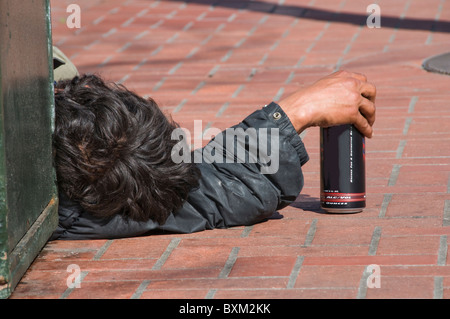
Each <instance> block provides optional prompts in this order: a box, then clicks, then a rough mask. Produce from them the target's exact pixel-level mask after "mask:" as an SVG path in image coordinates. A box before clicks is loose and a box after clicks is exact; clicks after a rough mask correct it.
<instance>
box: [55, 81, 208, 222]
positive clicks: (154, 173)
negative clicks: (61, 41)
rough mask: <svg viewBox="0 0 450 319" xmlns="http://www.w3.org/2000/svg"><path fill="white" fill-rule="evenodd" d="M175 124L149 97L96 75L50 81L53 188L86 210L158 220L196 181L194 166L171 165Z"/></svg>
mask: <svg viewBox="0 0 450 319" xmlns="http://www.w3.org/2000/svg"><path fill="white" fill-rule="evenodd" d="M177 127H178V125H177V124H176V123H175V122H174V121H173V120H171V119H170V118H168V117H166V116H165V115H164V113H163V112H162V111H161V110H160V108H159V107H158V105H157V104H156V102H155V101H154V100H153V99H151V98H149V99H144V98H142V97H140V96H138V95H137V94H135V93H134V92H132V91H130V90H128V89H126V88H125V87H124V86H122V85H117V84H114V83H106V82H105V81H104V80H102V79H101V78H100V77H99V76H97V75H83V76H80V77H75V78H74V79H72V80H66V81H60V82H58V83H57V84H56V85H55V132H54V136H53V147H54V162H55V168H56V174H57V181H58V187H59V189H60V191H63V192H64V193H65V194H66V195H67V196H68V197H69V198H70V199H72V200H74V201H76V202H79V203H80V205H81V206H82V207H83V208H84V209H85V210H86V211H88V212H89V213H91V214H92V215H95V216H100V217H110V216H113V215H115V214H123V215H124V216H127V217H129V218H131V219H133V220H137V221H145V220H149V219H151V220H154V221H156V222H158V223H160V224H163V223H164V222H165V220H166V219H167V217H168V216H169V215H170V213H172V212H175V211H176V210H177V209H179V208H180V207H181V206H182V204H183V202H184V200H185V199H186V198H187V196H188V194H189V191H190V190H191V189H192V188H194V187H196V186H197V185H198V179H199V176H200V172H199V170H198V168H197V167H196V166H195V164H191V163H184V162H182V163H174V162H173V161H172V158H171V151H172V148H173V146H174V145H175V144H177V143H178V141H177V140H172V138H171V134H172V131H173V130H174V129H175V128H177Z"/></svg>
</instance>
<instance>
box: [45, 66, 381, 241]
mask: <svg viewBox="0 0 450 319" xmlns="http://www.w3.org/2000/svg"><path fill="white" fill-rule="evenodd" d="M375 95H376V89H375V87H374V85H372V84H371V83H369V82H368V81H367V79H366V77H365V76H364V75H361V74H358V73H350V72H346V71H339V72H336V73H334V74H331V75H329V76H327V77H324V78H322V79H320V80H318V81H317V82H315V83H314V84H312V85H310V86H307V87H305V88H301V89H299V90H298V91H297V92H295V93H293V94H292V95H290V96H288V97H286V98H284V99H282V100H281V101H279V103H275V102H271V103H270V104H268V105H266V106H265V107H262V108H261V109H259V110H256V111H255V112H254V113H252V114H251V115H249V116H248V117H246V118H245V119H244V120H243V121H242V122H241V123H239V124H237V125H235V126H233V127H231V128H230V129H227V130H225V131H224V132H223V133H222V134H218V135H216V136H215V137H214V138H213V139H212V140H211V141H210V142H209V143H208V144H207V146H205V147H204V148H202V149H199V150H196V151H194V152H193V154H190V153H189V154H188V152H187V148H185V147H184V146H185V145H186V143H188V141H186V136H183V134H179V133H180V131H179V128H178V125H177V124H176V123H175V122H173V121H172V120H171V119H170V118H167V117H166V116H165V115H164V114H163V112H162V111H161V110H160V109H159V107H158V105H157V104H156V103H155V101H154V100H153V99H151V98H150V99H144V98H142V97H140V96H138V95H136V94H135V93H133V92H131V91H129V90H127V89H126V88H125V87H123V86H119V85H116V84H113V83H105V82H104V81H103V80H102V79H101V78H100V77H98V76H95V75H83V76H76V77H75V78H73V79H71V80H63V81H59V82H58V83H57V84H56V85H55V107H56V129H55V133H54V142H53V143H54V152H55V166H56V172H57V180H58V188H59V197H60V203H59V226H58V228H57V230H56V231H55V232H54V234H53V236H52V239H97V238H123V237H133V236H141V235H149V234H152V233H155V232H157V233H161V232H167V233H169V232H176V233H191V232H197V231H202V230H206V229H213V228H227V227H232V226H242V225H252V224H255V223H258V222H261V221H264V220H266V219H268V218H270V217H271V216H272V214H273V213H274V212H276V211H277V210H280V209H282V208H284V207H286V206H288V205H289V204H290V203H292V202H293V201H295V199H296V198H297V196H298V195H299V193H300V191H301V189H302V187H303V175H302V165H304V164H305V163H306V162H307V161H308V154H307V152H306V150H305V146H304V144H303V142H302V140H301V138H300V137H299V134H300V133H301V132H302V131H304V130H305V129H307V128H308V127H312V126H320V127H329V126H334V125H340V124H354V125H355V127H356V128H357V129H358V130H359V131H360V132H361V133H363V134H364V135H365V136H367V137H371V136H372V134H373V128H372V125H373V124H374V121H375V104H374V103H375ZM174 132H177V133H176V134H174ZM229 133H232V134H229ZM242 133H243V134H244V138H240V137H242V136H243V135H242ZM188 144H189V143H188ZM275 155H277V156H275ZM196 159H197V160H196ZM199 159H200V160H199Z"/></svg>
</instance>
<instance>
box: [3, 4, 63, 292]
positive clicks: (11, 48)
mask: <svg viewBox="0 0 450 319" xmlns="http://www.w3.org/2000/svg"><path fill="white" fill-rule="evenodd" d="M51 42H52V41H51V22H50V3H49V0H27V1H17V0H0V298H8V297H9V296H10V295H11V293H12V291H13V289H14V288H15V286H16V285H17V283H18V282H19V281H20V279H21V277H22V276H23V274H24V273H25V272H26V270H27V269H28V267H29V266H30V264H31V263H32V262H33V260H34V258H35V257H36V256H37V254H38V253H39V251H40V250H41V249H42V247H43V246H44V245H45V243H46V242H47V240H48V238H49V236H50V235H51V233H52V232H53V230H54V229H55V227H56V225H57V223H58V212H57V207H58V197H57V188H56V183H55V179H56V178H55V172H54V169H53V165H52V144H51V135H52V132H53V129H54V98H53V63H52V50H51V48H52V43H51Z"/></svg>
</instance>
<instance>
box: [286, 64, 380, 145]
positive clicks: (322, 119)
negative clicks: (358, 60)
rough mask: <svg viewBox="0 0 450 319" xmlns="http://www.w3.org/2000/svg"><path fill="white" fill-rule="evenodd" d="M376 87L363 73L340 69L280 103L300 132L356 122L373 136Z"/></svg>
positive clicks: (361, 130) (367, 134)
mask: <svg viewBox="0 0 450 319" xmlns="http://www.w3.org/2000/svg"><path fill="white" fill-rule="evenodd" d="M375 96H376V88H375V86H374V85H373V84H371V83H369V82H367V78H366V77H365V76H364V75H362V74H359V73H351V72H347V71H339V72H336V73H333V74H331V75H329V76H327V77H324V78H322V79H320V80H318V81H317V82H315V83H314V84H312V85H310V86H308V87H305V88H302V89H300V90H298V91H296V92H295V93H293V94H292V95H290V96H288V97H286V98H284V99H283V100H281V101H280V102H279V103H278V104H279V105H280V106H281V107H282V108H283V110H284V112H285V113H286V114H287V115H288V117H289V119H290V120H291V122H292V124H293V125H294V128H295V129H296V130H297V132H298V133H300V132H302V131H303V130H305V129H306V128H308V127H311V126H320V127H328V126H334V125H340V124H353V125H355V127H356V128H357V129H358V130H359V131H360V132H361V133H362V134H364V135H365V136H367V137H369V138H370V137H372V135H373V128H372V126H373V124H374V122H375Z"/></svg>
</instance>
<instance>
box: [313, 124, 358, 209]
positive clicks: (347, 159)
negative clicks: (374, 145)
mask: <svg viewBox="0 0 450 319" xmlns="http://www.w3.org/2000/svg"><path fill="white" fill-rule="evenodd" d="M365 157H366V155H365V139H364V136H363V135H362V134H361V133H360V132H359V131H358V130H357V129H356V128H355V127H354V126H353V125H339V126H334V127H328V128H321V129H320V203H321V207H322V208H323V209H324V210H325V211H327V212H329V213H358V212H361V211H362V210H363V208H364V207H366V172H365V170H366V168H365V166H366V165H365V159H366V158H365Z"/></svg>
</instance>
